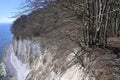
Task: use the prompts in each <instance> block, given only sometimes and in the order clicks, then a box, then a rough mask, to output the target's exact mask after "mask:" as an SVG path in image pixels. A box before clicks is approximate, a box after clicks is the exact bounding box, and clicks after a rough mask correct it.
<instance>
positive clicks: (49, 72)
mask: <svg viewBox="0 0 120 80" xmlns="http://www.w3.org/2000/svg"><path fill="white" fill-rule="evenodd" d="M46 44H48V45H47V46H46ZM71 49H72V48H71ZM77 50H79V49H78V48H74V49H73V51H74V52H76V51H77ZM4 61H5V64H6V66H7V73H8V75H7V76H8V78H9V80H83V79H84V80H95V78H94V76H92V74H91V73H86V72H85V71H86V70H85V68H84V67H82V66H81V64H80V63H79V62H78V61H77V59H76V57H75V55H74V53H73V52H72V51H70V50H66V49H60V48H59V47H58V46H57V45H54V44H53V45H52V44H49V43H48V42H47V41H45V39H36V40H30V39H26V40H22V39H19V40H16V39H14V40H13V41H12V42H11V44H10V45H8V46H7V47H6V49H5V57H4Z"/></svg>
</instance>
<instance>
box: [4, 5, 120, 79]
mask: <svg viewBox="0 0 120 80" xmlns="http://www.w3.org/2000/svg"><path fill="white" fill-rule="evenodd" d="M53 9H55V8H54V7H53V8H52V9H49V8H46V9H43V10H37V11H34V12H32V13H31V14H29V15H23V16H21V17H20V18H18V19H17V20H16V21H15V22H14V24H13V27H12V32H13V34H14V38H13V41H12V42H11V44H10V45H8V46H7V47H6V49H5V57H4V61H5V64H6V67H7V73H8V75H7V76H8V78H9V80H120V55H119V54H120V51H119V49H120V45H119V44H120V42H119V41H120V38H118V37H117V38H113V39H110V40H108V43H109V44H108V45H109V46H110V47H109V46H108V47H107V48H102V47H100V46H94V47H92V48H84V49H83V48H81V47H80V46H79V43H78V42H74V41H73V40H74V39H75V40H76V37H78V38H79V36H81V35H78V34H80V33H79V32H78V30H79V29H81V27H80V26H78V25H75V24H73V23H65V24H64V23H63V22H62V21H63V19H64V18H63V17H62V18H60V17H61V16H62V15H65V14H66V13H62V12H61V13H59V12H57V11H56V12H55V14H57V15H56V16H54V15H55V14H50V15H48V13H49V12H52V11H53ZM46 11H47V14H46ZM45 16H47V18H46V19H44V17H45ZM51 16H52V18H51ZM57 18H60V19H59V20H58V21H56V19H57ZM51 19H53V21H50V20H51ZM54 20H55V21H54ZM54 22H55V23H57V24H55V23H54ZM48 23H49V25H48ZM60 23H62V25H60ZM58 24H59V25H58ZM66 33H67V34H66ZM69 35H70V36H69ZM79 39H80V38H79ZM78 41H79V40H78Z"/></svg>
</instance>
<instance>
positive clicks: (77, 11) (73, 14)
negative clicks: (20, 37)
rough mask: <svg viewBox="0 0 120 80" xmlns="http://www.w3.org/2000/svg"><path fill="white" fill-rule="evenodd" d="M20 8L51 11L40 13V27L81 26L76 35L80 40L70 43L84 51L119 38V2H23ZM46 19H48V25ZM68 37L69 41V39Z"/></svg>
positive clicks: (105, 0)
mask: <svg viewBox="0 0 120 80" xmlns="http://www.w3.org/2000/svg"><path fill="white" fill-rule="evenodd" d="M24 7H27V10H31V11H34V10H40V9H41V10H43V11H44V9H46V10H48V11H49V9H52V10H50V11H49V12H48V11H46V12H43V14H42V17H43V18H44V20H43V18H42V19H41V20H42V21H41V20H39V21H38V22H40V21H41V23H40V25H42V24H43V25H42V26H46V25H47V26H57V25H59V26H61V25H62V26H65V25H64V23H67V24H70V23H73V24H77V25H79V26H81V28H82V29H80V30H79V32H80V34H79V35H82V36H80V37H77V38H76V39H75V40H73V41H75V42H77V43H78V44H79V45H81V46H84V47H92V46H95V45H102V46H104V47H105V46H106V45H107V38H108V37H111V36H119V30H120V23H119V22H120V14H119V12H120V0H26V5H25V6H24ZM50 7H55V8H50ZM47 8H48V9H47ZM27 10H25V11H27ZM61 11H62V12H61ZM41 12H42V11H41ZM41 12H40V13H41ZM52 13H53V14H52ZM56 13H61V14H62V16H60V14H59V15H58V14H57V16H56V17H55V18H53V16H54V15H56ZM63 13H65V14H63ZM48 17H51V19H49V21H48V20H47V19H48ZM46 20H47V21H46ZM68 22H69V23H68ZM51 24H52V25H51ZM44 28H45V27H44ZM37 31H38V30H37ZM66 32H67V31H66ZM72 34H74V33H72ZM69 37H70V39H71V36H69ZM71 40H72V39H71Z"/></svg>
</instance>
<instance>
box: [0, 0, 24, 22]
mask: <svg viewBox="0 0 120 80" xmlns="http://www.w3.org/2000/svg"><path fill="white" fill-rule="evenodd" d="M23 1H25V0H0V23H10V22H12V21H13V20H14V19H13V18H11V17H12V16H14V15H15V14H16V12H18V11H19V9H20V6H21V4H22V3H23Z"/></svg>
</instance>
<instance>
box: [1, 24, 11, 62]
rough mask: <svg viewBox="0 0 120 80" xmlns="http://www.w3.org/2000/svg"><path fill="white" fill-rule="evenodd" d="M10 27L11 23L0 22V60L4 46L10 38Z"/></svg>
mask: <svg viewBox="0 0 120 80" xmlns="http://www.w3.org/2000/svg"><path fill="white" fill-rule="evenodd" d="M10 28H11V24H5V23H4V24H3V23H2V24H1V23H0V61H1V60H2V57H3V51H4V47H5V46H6V45H7V44H9V43H10V41H11V40H12V34H11V31H10Z"/></svg>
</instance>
